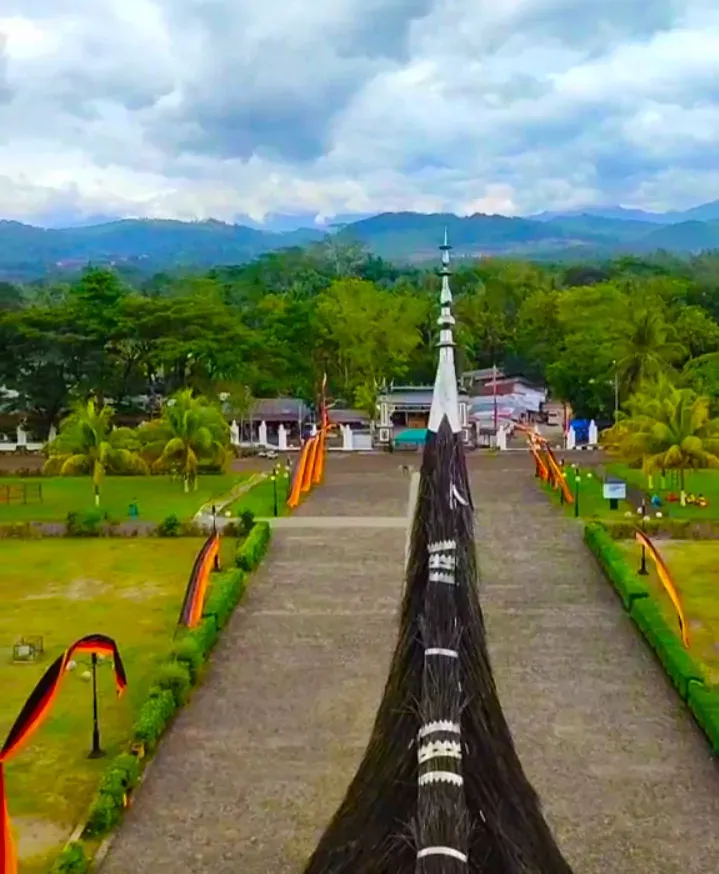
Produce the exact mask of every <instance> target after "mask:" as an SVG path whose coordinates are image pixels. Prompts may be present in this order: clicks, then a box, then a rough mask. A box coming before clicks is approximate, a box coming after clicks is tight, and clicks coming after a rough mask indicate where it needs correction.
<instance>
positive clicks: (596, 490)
mask: <svg viewBox="0 0 719 874" xmlns="http://www.w3.org/2000/svg"><path fill="white" fill-rule="evenodd" d="M565 470H566V477H567V486H568V487H569V491H570V492H571V493H572V495H573V496H575V497H576V495H577V489H576V483H575V474H574V470H573V468H571V467H569V466H567V468H565ZM578 473H579V500H578V502H577V503H578V504H579V516H581V517H582V518H585V519H607V520H613V521H620V520H622V519H624V516H625V513H626V512H627V511H630V510H631V509H632V507H631V505H630V504H629V503H628V502H627V501H620V502H619V508H618V509H617V510H610V509H609V501H608V500H606V499H605V498H604V496H603V494H602V480H601V478H600V477H598V476H597V471H596V469H594V468H589V467H580V468H579V469H578ZM543 488H544V489H545V491H547V493H548V494H549V495H550V497H551V499H552V500H553V501H554V502H555V503H556V504H560V493H559V490H558V489H556V490H555V489H552V488H551V487H550V486H548V485H546V484H545V485H543ZM562 506H563V510H564V512H565V513H566V514H567V515H568V516H574V515H575V504H564V505H562Z"/></svg>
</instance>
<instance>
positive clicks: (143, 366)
mask: <svg viewBox="0 0 719 874" xmlns="http://www.w3.org/2000/svg"><path fill="white" fill-rule="evenodd" d="M455 270H456V272H455V275H454V277H453V289H454V292H455V297H456V312H457V321H458V330H457V339H458V342H459V344H460V361H461V365H462V366H463V367H464V368H465V369H468V368H474V367H486V366H491V365H492V364H495V363H496V364H497V365H498V366H502V367H505V368H506V369H508V370H511V371H514V372H521V373H524V374H525V375H527V376H529V377H532V378H534V379H536V380H540V381H544V382H546V383H547V385H548V386H549V388H550V390H551V392H552V393H553V395H554V396H555V397H557V398H558V399H560V400H563V401H567V402H569V403H570V404H571V405H572V406H573V408H574V410H575V412H576V413H577V414H579V415H587V416H594V417H597V418H610V417H611V412H612V409H613V405H614V387H615V382H616V383H617V384H618V387H619V393H620V399H621V400H622V401H623V400H626V399H627V398H628V397H629V396H630V395H632V394H633V393H634V392H635V391H636V390H637V389H638V388H639V387H640V386H641V385H642V383H643V382H644V381H646V380H647V379H653V378H654V377H656V376H657V375H659V374H664V375H667V376H669V377H670V378H671V379H672V380H673V381H674V382H676V383H677V384H678V385H684V386H688V387H691V388H694V389H695V390H697V391H699V392H701V393H702V394H704V395H707V396H709V397H710V398H711V399H712V400H716V399H717V397H719V322H718V319H719V254H717V253H707V254H705V255H702V256H700V257H696V258H693V259H691V260H687V261H682V260H680V259H676V258H673V257H671V256H668V255H662V254H658V255H656V256H653V257H651V258H644V259H640V258H633V257H625V258H619V259H614V260H612V261H609V262H606V263H603V264H575V265H571V266H566V265H553V264H547V265H540V264H535V263H529V262H523V261H519V260H514V259H513V260H508V259H501V258H487V259H481V260H476V261H463V262H457V263H456V265H455ZM438 284H439V279H438V277H437V274H436V269H435V268H434V267H430V268H426V269H425V268H420V267H398V266H396V265H394V264H391V263H389V262H387V261H384V260H382V259H381V258H378V257H375V256H372V255H369V254H368V253H366V252H364V251H361V250H360V249H358V248H357V247H352V246H338V245H336V244H333V243H330V242H328V243H325V244H320V245H317V246H313V247H310V248H308V249H291V250H286V251H283V252H275V253H271V254H267V255H264V256H262V257H261V258H259V259H257V260H256V261H254V262H252V263H250V264H247V265H243V266H238V267H218V268H215V269H213V270H211V271H209V272H207V273H205V274H197V275H186V274H183V275H180V274H176V275H173V274H170V273H163V274H158V275H156V276H153V277H152V278H150V279H145V280H138V279H133V280H132V281H129V280H127V279H126V278H123V277H122V276H121V275H119V274H117V273H115V272H113V271H110V270H107V269H102V268H95V267H90V268H88V269H87V270H86V271H85V272H84V273H83V274H82V275H81V276H80V277H79V278H77V279H76V280H75V281H72V282H64V283H57V282H46V283H44V284H35V285H33V286H30V287H22V288H20V287H17V286H15V285H12V284H9V283H0V386H4V388H5V389H6V390H12V391H14V392H17V393H18V396H17V397H16V398H6V400H5V401H1V400H0V403H3V405H4V408H5V409H6V410H9V409H11V408H12V407H15V408H16V409H21V410H23V411H25V412H26V413H28V414H29V415H30V416H32V417H33V418H34V419H35V420H36V421H37V422H38V424H39V426H40V427H45V428H47V427H49V425H50V424H51V423H56V422H57V421H58V420H59V418H60V416H61V415H62V413H63V412H64V411H66V410H67V409H68V408H69V407H70V405H71V404H72V403H73V402H74V401H78V400H85V399H87V398H89V397H96V398H98V399H99V400H100V402H102V400H103V399H104V398H112V399H113V403H114V405H115V407H116V408H117V409H118V410H119V411H123V410H131V409H133V407H134V406H136V404H137V400H136V399H137V397H138V396H147V397H149V398H150V399H152V398H153V397H154V398H159V397H161V396H167V395H168V394H170V393H172V392H175V391H177V390H179V389H182V388H192V389H194V390H195V391H197V392H201V393H203V394H207V395H218V394H220V393H226V395H227V396H230V397H235V398H244V399H245V401H246V400H247V399H248V398H250V397H252V396H255V397H273V396H297V397H303V398H304V399H305V400H307V401H309V402H312V401H313V400H314V399H315V397H316V394H317V390H318V387H319V384H320V381H321V378H322V374H323V372H327V374H328V376H329V381H330V387H331V391H332V393H333V395H334V396H335V397H336V398H341V399H342V400H343V401H344V402H345V403H348V404H352V405H357V406H360V407H364V408H367V409H371V408H372V406H373V404H374V399H375V397H376V393H377V391H378V389H379V387H380V386H381V385H382V383H383V382H385V381H387V382H389V381H392V380H394V381H395V382H410V383H421V382H426V381H427V380H429V379H430V378H431V375H432V372H433V361H434V343H435V342H436V318H437V315H438V312H437V290H438Z"/></svg>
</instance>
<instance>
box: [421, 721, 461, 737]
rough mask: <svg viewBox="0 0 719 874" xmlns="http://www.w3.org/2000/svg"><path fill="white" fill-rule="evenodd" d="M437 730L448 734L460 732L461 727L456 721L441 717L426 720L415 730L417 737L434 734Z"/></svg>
mask: <svg viewBox="0 0 719 874" xmlns="http://www.w3.org/2000/svg"><path fill="white" fill-rule="evenodd" d="M439 731H446V732H448V733H449V734H460V733H461V731H462V729H461V726H460V724H459V723H458V722H450V721H449V720H448V719H446V720H445V719H441V720H439V721H438V722H428V723H427V724H426V725H423V726H422V727H421V728H420V730H419V731H418V732H417V737H427V735H428V734H436V733H437V732H439Z"/></svg>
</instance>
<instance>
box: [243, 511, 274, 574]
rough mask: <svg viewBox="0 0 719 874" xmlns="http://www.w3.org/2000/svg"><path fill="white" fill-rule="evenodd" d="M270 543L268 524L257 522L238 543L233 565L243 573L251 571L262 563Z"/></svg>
mask: <svg viewBox="0 0 719 874" xmlns="http://www.w3.org/2000/svg"><path fill="white" fill-rule="evenodd" d="M269 542H270V526H269V523H268V522H257V523H256V524H255V525H254V527H253V528H252V530H251V531H250V533H249V534H248V535H247V537H246V538H245V539H244V540H243V541H242V543H240V545H239V546H238V548H237V552H236V554H235V563H236V564H237V567H239V568H242V570H243V571H247V572H249V571H253V570H254V569H255V568H256V567H257V565H258V564H259V563H260V562H261V561H262V558H263V557H264V555H265V553H266V552H267V546H268V544H269Z"/></svg>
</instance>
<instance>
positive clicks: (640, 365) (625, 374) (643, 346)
mask: <svg viewBox="0 0 719 874" xmlns="http://www.w3.org/2000/svg"><path fill="white" fill-rule="evenodd" d="M674 336H675V334H674V331H673V329H672V328H670V326H669V325H667V323H666V322H665V321H664V317H663V314H662V312H661V311H660V310H658V309H656V308H647V309H640V310H633V311H632V312H631V315H630V318H629V320H628V322H627V323H626V324H625V326H624V327H623V332H622V336H621V338H620V341H619V343H618V345H617V350H616V362H617V371H618V374H619V381H620V385H621V387H622V389H623V393H624V395H625V397H628V396H630V395H632V394H634V393H635V392H636V391H637V390H638V389H639V388H640V387H641V386H642V384H643V383H644V382H646V381H648V380H654V379H656V378H657V377H658V376H660V375H661V374H667V373H669V372H670V371H671V369H672V363H673V362H675V361H678V360H679V359H680V358H681V357H682V356H683V355H685V354H686V350H685V349H684V347H683V346H682V345H681V344H680V343H677V342H675V341H674Z"/></svg>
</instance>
